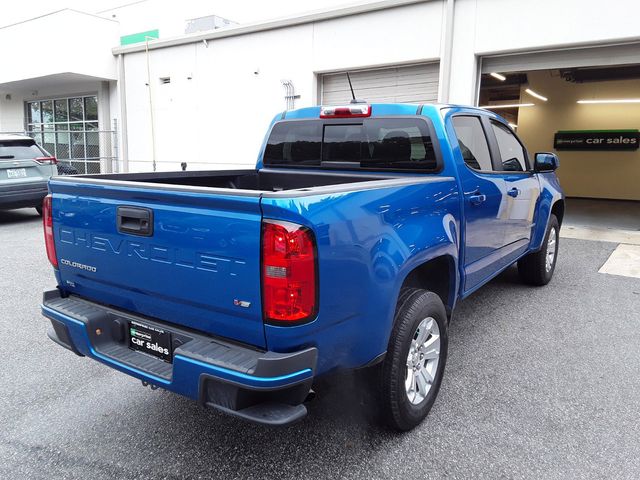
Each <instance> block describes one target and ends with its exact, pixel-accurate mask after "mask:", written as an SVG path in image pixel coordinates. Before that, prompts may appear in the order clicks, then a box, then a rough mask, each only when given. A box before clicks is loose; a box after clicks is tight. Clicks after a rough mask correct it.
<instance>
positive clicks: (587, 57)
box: [482, 43, 640, 73]
mask: <svg viewBox="0 0 640 480" xmlns="http://www.w3.org/2000/svg"><path fill="white" fill-rule="evenodd" d="M635 63H640V44H638V43H634V44H627V45H614V46H605V47H590V48H572V49H565V50H554V51H547V52H531V53H520V54H508V55H496V56H489V57H483V58H482V73H491V72H501V73H509V72H523V71H530V70H550V69H554V68H577V67H595V66H607V65H625V64H635Z"/></svg>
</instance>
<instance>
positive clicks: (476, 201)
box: [469, 193, 487, 205]
mask: <svg viewBox="0 0 640 480" xmlns="http://www.w3.org/2000/svg"><path fill="white" fill-rule="evenodd" d="M486 199H487V196H486V195H484V194H482V193H474V194H473V195H470V196H469V202H471V205H480V204H481V203H483V202H484V201H485V200H486Z"/></svg>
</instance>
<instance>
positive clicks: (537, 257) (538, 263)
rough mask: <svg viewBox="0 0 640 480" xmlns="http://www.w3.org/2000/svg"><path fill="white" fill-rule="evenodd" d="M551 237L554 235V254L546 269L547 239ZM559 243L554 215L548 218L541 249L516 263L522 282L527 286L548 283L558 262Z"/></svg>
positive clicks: (558, 232) (557, 226)
mask: <svg viewBox="0 0 640 480" xmlns="http://www.w3.org/2000/svg"><path fill="white" fill-rule="evenodd" d="M551 235H555V243H554V244H553V248H554V249H555V253H554V255H553V261H552V262H551V267H550V268H547V254H548V252H549V248H550V245H549V238H550V236H551ZM559 241H560V225H559V224H558V219H557V218H556V216H555V215H554V214H551V216H550V217H549V223H548V224H547V231H546V233H545V235H544V240H543V241H542V248H541V249H540V250H539V251H537V252H533V253H530V254H529V255H527V256H526V257H523V258H521V259H520V260H519V261H518V273H519V274H520V278H521V279H522V281H523V282H525V283H527V284H529V285H536V286H542V285H546V284H547V283H549V281H550V280H551V277H553V272H554V271H555V269H556V263H557V261H558V246H559Z"/></svg>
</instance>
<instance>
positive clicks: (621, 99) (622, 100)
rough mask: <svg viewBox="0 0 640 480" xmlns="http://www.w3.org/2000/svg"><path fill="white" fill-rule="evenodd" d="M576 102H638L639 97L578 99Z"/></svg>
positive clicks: (639, 101)
mask: <svg viewBox="0 0 640 480" xmlns="http://www.w3.org/2000/svg"><path fill="white" fill-rule="evenodd" d="M577 103H640V98H618V99H611V100H578V102H577Z"/></svg>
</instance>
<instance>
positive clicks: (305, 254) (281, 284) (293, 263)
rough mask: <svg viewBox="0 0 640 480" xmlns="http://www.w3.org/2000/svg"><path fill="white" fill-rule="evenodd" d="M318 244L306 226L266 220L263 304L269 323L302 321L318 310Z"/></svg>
mask: <svg viewBox="0 0 640 480" xmlns="http://www.w3.org/2000/svg"><path fill="white" fill-rule="evenodd" d="M316 263H317V262H316V243H315V238H314V235H313V232H312V231H311V230H309V229H308V228H306V227H303V226H302V225H297V224H295V223H290V222H282V221H276V220H264V221H263V223H262V306H263V311H264V318H265V321H266V322H269V323H275V324H281V325H282V324H285V325H286V324H293V323H296V324H297V323H302V322H305V321H308V320H311V319H312V318H313V317H314V316H315V315H316V313H317V275H316V269H317V267H316Z"/></svg>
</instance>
